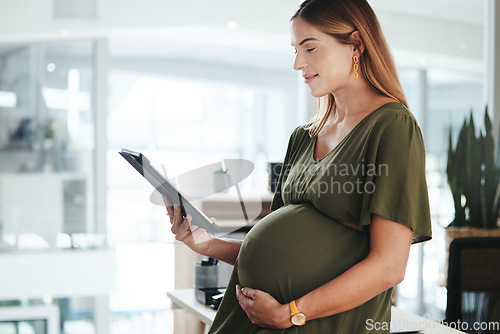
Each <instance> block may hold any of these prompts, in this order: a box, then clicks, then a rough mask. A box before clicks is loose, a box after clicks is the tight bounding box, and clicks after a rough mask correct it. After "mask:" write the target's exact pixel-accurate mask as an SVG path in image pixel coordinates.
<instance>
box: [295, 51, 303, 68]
mask: <svg viewBox="0 0 500 334" xmlns="http://www.w3.org/2000/svg"><path fill="white" fill-rule="evenodd" d="M304 66H305V64H304V60H303V58H302V57H301V56H300V55H299V54H298V53H297V54H296V55H295V61H294V62H293V69H294V70H296V71H300V70H301V69H302V68H303V67H304Z"/></svg>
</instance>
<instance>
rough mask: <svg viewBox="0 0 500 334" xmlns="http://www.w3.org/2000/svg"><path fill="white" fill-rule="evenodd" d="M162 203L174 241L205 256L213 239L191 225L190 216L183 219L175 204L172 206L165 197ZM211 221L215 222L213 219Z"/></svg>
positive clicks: (179, 209)
mask: <svg viewBox="0 0 500 334" xmlns="http://www.w3.org/2000/svg"><path fill="white" fill-rule="evenodd" d="M163 203H165V206H166V208H167V214H168V216H169V217H170V223H171V224H172V228H171V231H172V233H173V234H175V239H176V240H178V241H181V242H183V243H184V244H186V246H188V247H189V248H191V249H192V250H193V251H195V252H196V253H198V254H201V255H207V251H208V247H209V244H210V241H211V240H212V239H214V238H213V237H212V236H211V235H209V234H208V233H207V231H206V230H205V229H203V228H200V227H198V226H196V225H193V224H191V219H192V217H191V216H190V215H187V217H183V216H182V213H181V207H180V206H179V205H177V204H174V205H173V206H172V204H170V202H169V201H168V198H167V197H166V196H163ZM212 220H213V221H214V222H215V219H214V218H212Z"/></svg>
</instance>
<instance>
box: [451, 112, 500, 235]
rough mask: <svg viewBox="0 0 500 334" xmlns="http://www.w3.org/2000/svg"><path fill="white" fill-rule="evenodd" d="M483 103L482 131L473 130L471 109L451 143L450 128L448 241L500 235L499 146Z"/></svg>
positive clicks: (474, 128)
mask: <svg viewBox="0 0 500 334" xmlns="http://www.w3.org/2000/svg"><path fill="white" fill-rule="evenodd" d="M492 128H493V126H492V123H491V120H490V117H489V115H488V108H487V107H486V110H485V113H484V131H483V130H481V129H479V130H478V131H476V127H475V125H474V118H473V116H472V112H471V114H470V117H469V120H467V118H466V119H465V120H464V123H463V125H462V128H461V130H460V133H459V135H458V140H457V143H456V145H455V147H453V140H452V130H451V127H450V131H449V148H448V165H447V169H446V172H447V175H448V184H449V186H450V189H451V193H452V195H453V201H454V205H455V219H454V220H453V221H452V222H451V223H450V224H449V225H448V227H447V229H446V235H447V239H448V242H451V240H452V239H454V238H456V237H466V236H488V235H500V229H498V223H497V221H498V215H499V210H500V196H499V195H500V194H499V191H500V154H499V152H500V146H499V144H498V142H499V137H500V134H499V137H497V138H496V141H497V142H496V143H495V138H494V136H493V131H492Z"/></svg>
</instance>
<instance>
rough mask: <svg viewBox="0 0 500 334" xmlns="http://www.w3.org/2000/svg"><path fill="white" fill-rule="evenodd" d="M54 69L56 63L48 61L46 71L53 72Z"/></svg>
mask: <svg viewBox="0 0 500 334" xmlns="http://www.w3.org/2000/svg"><path fill="white" fill-rule="evenodd" d="M55 69H56V65H55V64H54V63H50V64H48V65H47V71H49V72H51V73H52V72H54V70H55Z"/></svg>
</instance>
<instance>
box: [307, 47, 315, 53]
mask: <svg viewBox="0 0 500 334" xmlns="http://www.w3.org/2000/svg"><path fill="white" fill-rule="evenodd" d="M314 50H316V48H310V49H306V51H307V52H313V51H314Z"/></svg>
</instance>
